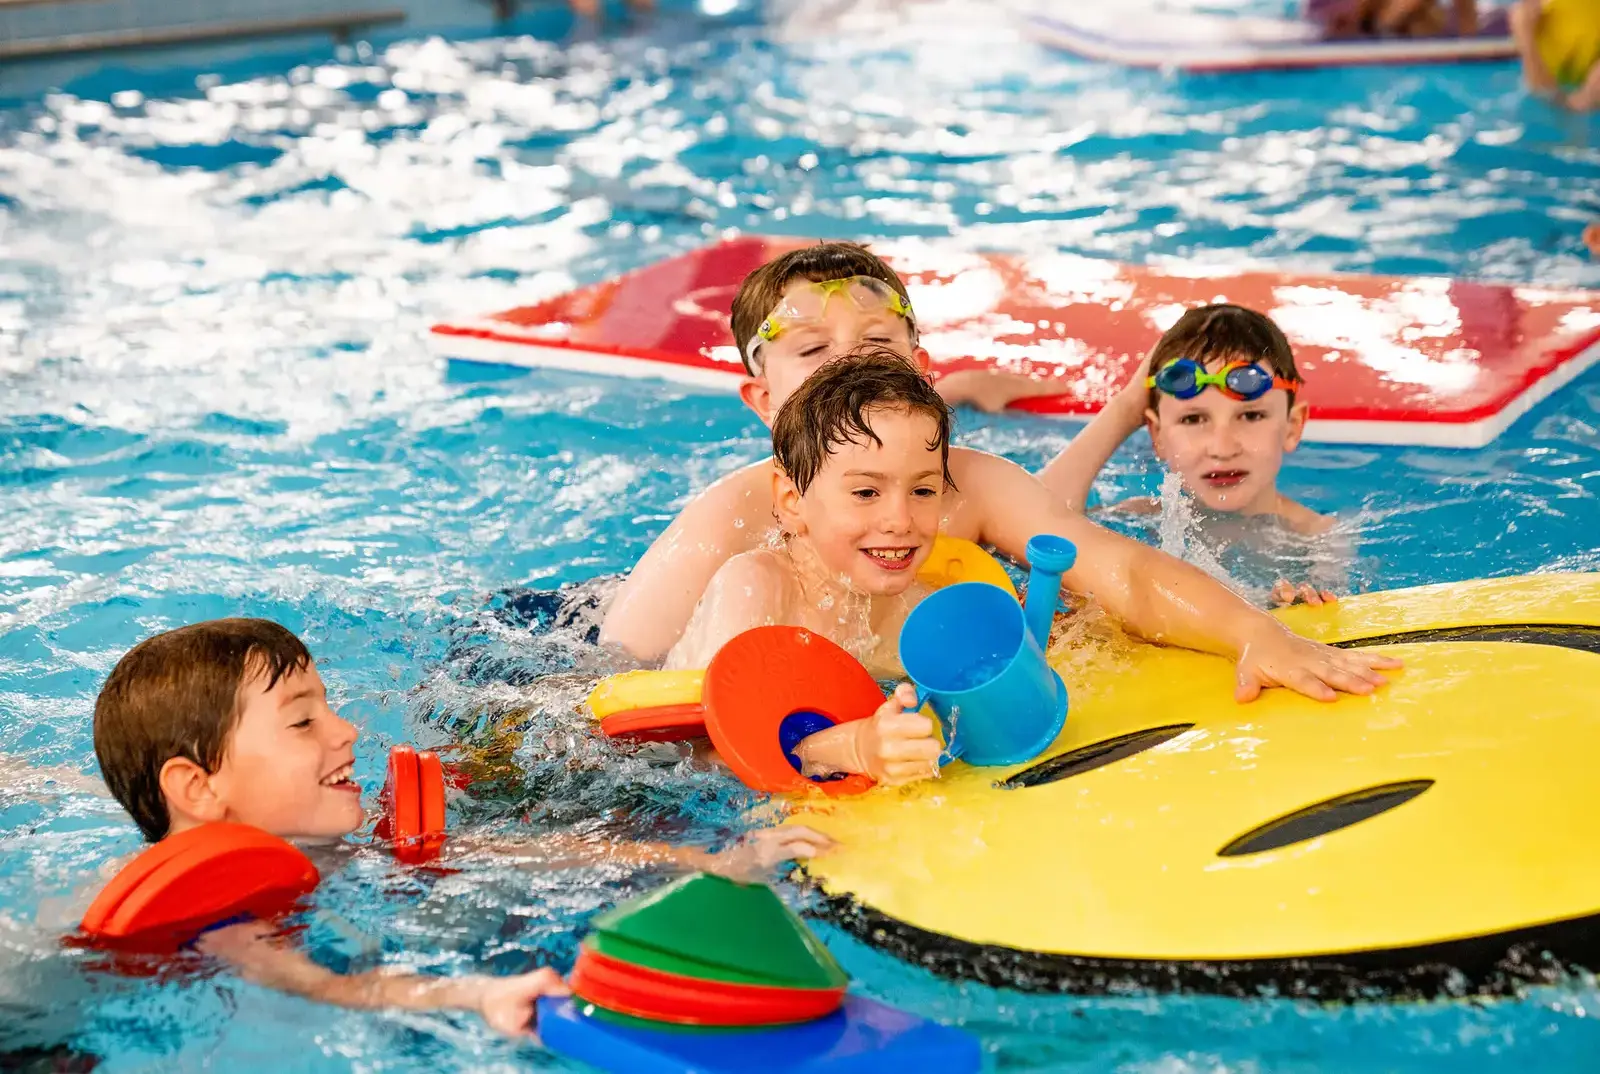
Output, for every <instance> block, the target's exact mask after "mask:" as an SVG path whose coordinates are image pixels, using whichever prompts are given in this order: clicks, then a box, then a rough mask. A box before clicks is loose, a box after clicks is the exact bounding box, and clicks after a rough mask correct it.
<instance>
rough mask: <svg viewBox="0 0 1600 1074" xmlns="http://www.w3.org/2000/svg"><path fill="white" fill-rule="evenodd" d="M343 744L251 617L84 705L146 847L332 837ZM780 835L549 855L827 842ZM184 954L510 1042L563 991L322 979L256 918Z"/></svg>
mask: <svg viewBox="0 0 1600 1074" xmlns="http://www.w3.org/2000/svg"><path fill="white" fill-rule="evenodd" d="M357 735H358V732H357V730H356V728H355V726H354V725H352V724H351V723H350V722H349V721H348V720H345V719H343V718H341V717H340V716H339V715H338V714H337V713H336V712H334V711H333V709H332V708H330V707H329V705H328V699H327V694H326V691H325V689H324V687H323V684H322V678H321V676H320V675H318V674H317V669H316V665H315V664H314V663H313V661H312V658H311V653H310V652H309V651H308V650H307V649H306V647H305V645H304V643H303V642H301V641H300V639H299V638H297V637H295V636H294V634H293V633H291V632H290V631H288V630H286V629H285V628H284V627H282V626H279V625H278V624H277V623H273V622H270V621H268V620H265V619H217V620H212V621H210V622H205V623H196V624H194V625H192V626H186V627H180V628H178V629H176V630H170V631H167V632H166V633H163V634H157V635H155V636H154V637H151V638H147V639H145V640H144V641H142V642H140V643H139V644H138V645H136V646H134V647H133V648H132V649H130V650H129V651H128V652H127V653H126V654H125V655H124V656H123V658H122V659H121V660H119V661H118V662H117V665H116V667H115V668H113V669H112V672H111V674H110V676H109V677H108V678H107V680H106V683H105V685H104V687H102V689H101V691H100V696H99V698H98V700H97V701H96V702H95V710H94V747H95V756H96V758H97V759H98V760H99V762H100V769H101V772H102V774H103V775H104V776H105V781H106V785H107V786H108V787H109V788H110V790H111V793H112V794H113V795H114V796H115V797H116V799H117V800H118V801H119V802H121V803H122V806H123V808H124V809H126V810H127V811H128V813H129V814H130V815H132V817H133V819H134V821H135V822H136V823H137V824H138V825H139V830H140V831H141V832H143V833H144V836H145V838H146V839H148V840H150V841H151V842H159V841H160V840H162V839H165V838H167V837H168V836H171V835H175V834H177V833H179V832H183V831H187V830H189V829H192V828H196V827H198V826H200V825H203V824H208V823H212V822H216V821H231V822H234V823H238V824H247V825H251V826H253V827H256V828H259V829H261V830H263V831H266V832H268V833H270V834H272V835H276V836H278V837H280V838H283V839H288V840H293V841H303V842H337V841H339V840H340V839H342V837H344V836H346V835H348V834H350V833H351V832H353V831H355V830H356V829H357V828H359V827H360V826H361V825H362V823H363V822H364V820H365V813H364V811H363V809H362V805H361V787H360V786H359V785H358V784H357V783H356V782H355V779H354V778H353V775H352V773H353V772H354V766H355V743H356V739H357ZM787 830H788V829H784V828H778V829H769V830H768V831H766V832H762V833H760V837H759V838H757V839H755V840H753V841H752V842H750V843H746V844H743V845H741V846H739V847H736V848H735V849H734V850H733V851H731V852H728V851H725V852H723V853H722V854H719V855H709V854H705V853H703V852H700V851H697V850H693V849H691V848H676V847H666V846H661V845H654V844H633V845H623V846H607V847H604V848H586V847H580V846H575V845H573V844H572V843H571V842H564V843H562V844H561V845H558V846H555V847H553V848H551V849H553V850H554V851H555V852H556V854H557V855H558V859H559V860H561V861H563V862H573V861H577V860H581V859H582V858H583V857H589V858H591V859H592V858H595V857H597V856H598V857H605V858H611V859H617V858H622V859H628V860H633V861H635V862H638V863H640V864H656V863H666V864H673V865H679V866H683V867H688V868H711V869H717V870H718V871H730V872H735V873H743V872H746V871H753V870H756V869H759V868H763V867H767V866H770V865H772V864H775V863H776V862H777V861H778V860H786V859H789V858H793V857H806V856H809V855H810V854H811V853H814V852H815V851H816V850H818V849H825V848H826V846H827V845H828V843H827V840H826V838H825V837H822V836H818V835H817V834H816V833H815V832H810V830H809V829H802V833H809V834H802V835H800V836H799V837H798V839H796V838H794V837H791V836H789V835H786V834H784V833H785V832H786V831H787ZM524 845H526V846H537V845H538V844H536V843H534V842H532V841H529V842H527V843H525V844H524ZM597 849H598V850H599V851H600V853H599V854H598V855H597V854H595V853H594V851H595V850H597ZM585 851H588V853H585ZM773 855H780V857H776V858H775V857H773ZM195 946H196V947H197V948H198V949H199V950H200V951H202V952H204V953H206V954H209V955H213V956H216V957H218V958H221V959H222V960H224V961H225V962H227V963H229V964H231V965H232V966H233V967H234V969H235V970H237V971H238V972H239V973H240V975H241V976H243V977H245V978H246V979H247V980H251V981H254V982H255V983H257V984H261V985H265V986H267V987H269V988H276V989H279V990H281V991H285V992H291V993H294V994H296V995H300V996H305V997H307V998H309V999H314V1000H318V1001H321V1002H324V1003H331V1004H335V1005H337V1006H343V1007H359V1008H400V1009H407V1010H442V1009H456V1010H472V1011H477V1012H478V1013H479V1014H481V1015H482V1016H483V1019H484V1021H486V1022H487V1023H488V1024H489V1025H490V1026H492V1027H493V1028H495V1029H497V1030H500V1031H501V1032H504V1033H509V1034H520V1033H526V1032H527V1031H528V1030H529V1028H530V1026H531V1021H532V1018H533V1011H534V1003H535V1001H536V1000H537V999H538V998H539V997H540V996H546V995H564V994H566V986H565V985H564V984H563V983H562V980H561V978H560V976H559V975H558V974H557V973H556V972H555V971H554V970H551V969H538V970H535V971H533V972H532V973H524V974H517V975H514V976H510V977H489V976H479V975H469V976H462V977H431V976H422V975H418V974H411V973H391V972H385V971H371V972H367V973H355V974H339V973H334V972H333V971H331V970H327V969H324V968H323V967H321V966H319V965H317V964H316V963H315V962H313V961H312V960H311V959H310V958H309V957H307V955H306V954H305V953H304V952H302V951H301V950H300V949H298V948H297V947H294V946H293V945H292V944H290V943H288V942H287V941H286V940H285V939H284V938H283V937H282V936H281V935H280V932H279V930H278V929H277V928H276V927H275V926H274V925H273V924H272V923H270V922H265V921H256V920H251V921H245V922H241V923H237V924H227V925H224V926H223V927H220V928H216V929H213V930H211V931H209V932H206V933H204V934H203V935H201V936H200V937H199V938H198V940H196V941H195Z"/></svg>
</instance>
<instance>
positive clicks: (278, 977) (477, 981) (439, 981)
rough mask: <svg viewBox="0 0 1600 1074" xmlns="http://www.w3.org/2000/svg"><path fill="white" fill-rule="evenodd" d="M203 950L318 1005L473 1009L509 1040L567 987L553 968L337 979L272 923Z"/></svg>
mask: <svg viewBox="0 0 1600 1074" xmlns="http://www.w3.org/2000/svg"><path fill="white" fill-rule="evenodd" d="M198 946H199V948H200V950H201V951H203V952H205V953H206V954H209V955H214V956H216V957H217V958H220V959H222V960H223V961H224V962H226V963H228V964H229V965H230V966H232V967H233V968H234V969H235V970H236V971H237V972H238V973H239V976H241V977H243V978H244V979H245V980H247V981H251V982H253V983H255V984H259V985H263V986H264V987H267V988H274V989H277V990H278V991H280V992H288V993H290V994H291V995H296V996H304V997H305V998H306V999H312V1000H316V1001H317V1002H319V1003H331V1004H333V1005H334V1006H337V1007H354V1008H360V1009H366V1010H381V1009H385V1008H389V1009H398V1010H410V1011H439V1010H460V1011H477V1012H478V1013H479V1014H481V1015H482V1016H483V1020H484V1021H485V1022H487V1023H489V1025H490V1026H492V1027H493V1028H495V1029H497V1030H499V1031H500V1032H502V1033H507V1034H511V1035H513V1036H515V1035H520V1034H524V1033H529V1032H531V1031H532V1026H533V1017H534V1002H535V1001H536V1000H537V999H538V998H539V997H540V996H564V995H566V994H567V986H566V984H565V983H564V982H563V981H562V980H561V976H560V975H559V974H558V973H556V971H555V970H552V969H539V970H534V971H533V972H532V973H524V974H519V975H517V976H515V977H482V976H469V977H423V976H419V975H417V974H412V973H384V972H381V971H368V972H366V973H352V974H339V973H334V972H333V971H332V970H328V969H324V968H323V967H321V966H319V965H317V964H316V963H315V962H313V961H311V959H309V958H308V957H306V955H305V953H304V952H302V951H300V950H299V949H297V948H295V947H292V946H290V945H289V944H288V943H286V942H285V941H283V940H282V939H281V938H279V937H277V936H276V935H274V933H273V930H272V926H270V925H268V924H266V923H264V922H260V921H252V922H246V923H244V924H239V925H229V926H228V927H227V928H223V929H217V930H216V931H215V932H208V933H206V934H205V935H204V936H202V937H201V938H200V940H199V942H198Z"/></svg>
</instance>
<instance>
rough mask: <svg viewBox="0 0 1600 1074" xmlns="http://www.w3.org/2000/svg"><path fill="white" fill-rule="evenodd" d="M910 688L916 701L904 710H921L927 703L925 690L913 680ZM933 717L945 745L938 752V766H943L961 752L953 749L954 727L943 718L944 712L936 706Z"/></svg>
mask: <svg viewBox="0 0 1600 1074" xmlns="http://www.w3.org/2000/svg"><path fill="white" fill-rule="evenodd" d="M911 688H912V689H913V690H915V691H916V692H917V700H916V703H915V704H914V705H912V706H911V707H910V708H908V709H906V710H905V711H906V712H921V711H922V706H924V705H926V704H928V695H927V692H926V691H924V690H923V689H922V687H920V686H918V685H917V684H916V683H914V682H913V683H911ZM933 717H934V719H936V720H938V721H939V730H941V731H942V732H944V745H945V748H944V751H943V752H941V753H940V754H939V767H940V768H943V767H944V766H945V765H947V764H949V763H950V762H951V761H953V760H955V759H956V758H957V757H959V756H961V752H960V751H959V750H956V749H955V746H954V740H955V730H954V728H952V727H951V726H950V723H949V721H947V720H946V719H945V718H944V714H943V713H941V712H940V711H939V710H938V709H937V708H935V709H934V710H933Z"/></svg>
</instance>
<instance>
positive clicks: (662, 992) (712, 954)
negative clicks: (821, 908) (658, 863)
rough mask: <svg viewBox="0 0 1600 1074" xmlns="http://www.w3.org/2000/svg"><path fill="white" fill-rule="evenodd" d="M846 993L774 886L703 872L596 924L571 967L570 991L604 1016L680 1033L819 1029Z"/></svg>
mask: <svg viewBox="0 0 1600 1074" xmlns="http://www.w3.org/2000/svg"><path fill="white" fill-rule="evenodd" d="M848 985H849V977H848V976H847V975H846V974H845V972H844V970H843V969H841V968H840V967H839V964H838V963H837V962H835V961H834V959H833V956H832V955H830V954H829V953H828V950H827V948H825V947H823V946H822V943H821V941H819V940H818V939H817V938H816V937H815V936H813V935H812V934H811V931H810V930H809V929H807V928H806V926H805V923H804V922H802V921H801V920H800V919H799V918H798V917H797V916H795V914H794V913H793V912H792V911H791V910H790V909H789V908H788V907H786V906H784V905H783V902H782V901H781V900H780V899H779V898H778V896H777V895H776V894H775V893H773V891H772V890H771V889H770V888H768V887H766V886H764V885H752V884H738V883H735V882H733V881H731V880H725V879H723V878H722V877H717V876H708V875H703V874H702V875H695V876H690V877H685V878H684V879H682V880H680V881H678V882H676V883H674V884H670V885H668V886H667V887H664V888H662V889H660V890H659V891H656V892H652V893H651V894H649V895H647V896H645V897H643V898H641V899H636V900H634V901H633V902H631V903H628V904H626V905H623V906H619V907H617V908H616V909H615V910H612V911H611V912H610V913H607V914H604V915H602V916H601V917H599V918H597V919H596V920H595V922H594V924H593V926H592V930H591V932H590V934H589V935H588V936H587V937H585V939H584V941H583V947H582V949H581V950H580V952H579V955H578V961H577V964H576V965H575V966H573V969H572V990H573V992H574V993H575V994H576V995H577V996H578V997H579V998H580V999H581V1000H583V1001H585V1002H586V1003H588V1004H591V1005H593V1006H594V1007H595V1008H598V1011H597V1013H599V1012H605V1013H606V1014H607V1015H610V1016H613V1017H620V1018H622V1019H638V1020H642V1021H644V1022H649V1023H668V1024H672V1025H680V1026H742V1027H755V1026H778V1025H792V1024H794V1023H797V1022H809V1021H814V1020H816V1019H819V1018H825V1017H827V1016H828V1015H830V1014H832V1013H833V1012H834V1011H836V1010H838V1009H839V1006H840V1004H841V1003H843V1001H844V994H845V988H846V987H847V986H848Z"/></svg>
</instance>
